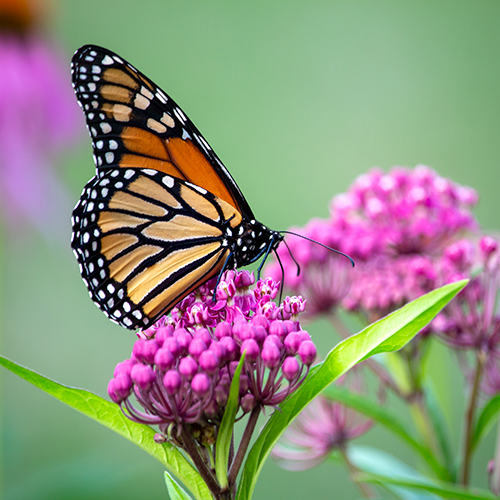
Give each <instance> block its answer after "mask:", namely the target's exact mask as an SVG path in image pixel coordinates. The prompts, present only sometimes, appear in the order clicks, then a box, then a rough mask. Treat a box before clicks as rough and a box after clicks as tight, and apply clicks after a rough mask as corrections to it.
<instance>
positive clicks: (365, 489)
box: [338, 446, 376, 498]
mask: <svg viewBox="0 0 500 500" xmlns="http://www.w3.org/2000/svg"><path fill="white" fill-rule="evenodd" d="M338 450H339V452H340V454H341V455H342V458H343V459H344V462H345V464H346V466H347V469H348V470H349V476H350V478H351V481H352V482H353V483H355V484H356V486H357V487H358V488H359V491H360V492H361V494H362V495H363V496H364V497H365V498H375V497H376V495H375V493H374V492H373V491H372V489H371V488H370V487H369V486H368V485H367V484H365V483H362V482H360V481H356V480H354V479H353V476H354V475H355V474H357V473H358V472H360V470H359V469H358V468H357V467H356V466H355V465H354V464H353V463H352V462H351V460H350V459H349V456H348V455H347V453H346V450H345V447H344V446H339V448H338Z"/></svg>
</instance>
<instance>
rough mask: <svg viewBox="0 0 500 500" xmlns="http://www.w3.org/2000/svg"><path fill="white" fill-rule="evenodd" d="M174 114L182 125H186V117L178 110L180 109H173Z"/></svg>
mask: <svg viewBox="0 0 500 500" xmlns="http://www.w3.org/2000/svg"><path fill="white" fill-rule="evenodd" d="M174 114H175V116H177V118H178V119H179V120H180V121H181V122H182V123H183V124H184V123H186V116H185V115H184V113H183V112H182V111H181V110H180V108H174Z"/></svg>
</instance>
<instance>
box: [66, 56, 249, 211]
mask: <svg viewBox="0 0 500 500" xmlns="http://www.w3.org/2000/svg"><path fill="white" fill-rule="evenodd" d="M72 78H73V87H74V89H75V92H76V96H77V99H78V102H79V103H80V106H81V107H82V109H83V110H84V113H85V117H86V120H87V127H88V129H89V133H90V136H91V138H92V144H93V147H94V160H95V164H96V167H97V170H98V171H104V170H108V169H114V168H116V167H120V168H137V167H140V168H149V169H154V170H158V171H160V172H163V173H166V174H169V175H171V176H173V177H176V178H178V179H183V180H187V181H189V182H192V183H193V184H196V185H198V186H201V187H203V188H204V189H206V190H207V191H209V192H211V193H213V194H214V195H216V196H217V197H219V198H221V199H222V200H224V201H226V202H227V203H229V204H231V205H232V206H233V207H234V208H236V209H237V210H238V211H239V212H240V213H241V214H242V215H243V216H244V218H246V219H249V220H251V219H253V218H254V217H253V214H252V211H251V209H250V207H249V206H248V203H247V202H246V200H245V198H244V197H243V195H242V193H241V191H240V189H239V188H238V186H237V184H236V183H235V182H234V180H233V178H232V177H231V175H230V174H229V172H228V171H227V169H226V168H225V167H224V165H223V164H222V162H221V161H220V160H219V158H218V157H217V155H216V154H215V152H214V151H213V150H212V148H211V147H210V146H209V144H208V142H207V141H206V140H205V139H204V137H203V136H202V135H201V134H200V132H199V131H198V129H197V128H196V127H195V126H194V125H193V123H192V122H191V120H189V118H187V116H186V115H185V114H184V113H183V111H182V110H181V109H180V108H179V106H177V104H176V103H175V102H174V101H173V100H172V99H171V98H170V97H169V96H167V94H166V93H165V92H163V91H162V90H161V89H160V88H159V87H158V86H156V85H155V84H154V83H153V82H152V81H151V80H149V79H148V78H147V77H146V76H144V75H143V74H142V73H140V72H139V71H138V70H136V69H135V68H134V67H133V66H132V65H130V64H129V63H127V62H126V61H124V60H123V59H122V58H120V57H118V56H117V55H116V54H114V53H113V52H111V51H108V50H106V49H103V48H101V47H96V46H85V47H82V48H81V49H79V50H78V51H77V52H76V53H75V55H74V57H73V62H72Z"/></svg>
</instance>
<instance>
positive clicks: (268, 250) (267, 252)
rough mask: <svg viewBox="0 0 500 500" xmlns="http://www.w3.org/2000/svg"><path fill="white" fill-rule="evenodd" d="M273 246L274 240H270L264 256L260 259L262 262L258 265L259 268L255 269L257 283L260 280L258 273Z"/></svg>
mask: <svg viewBox="0 0 500 500" xmlns="http://www.w3.org/2000/svg"><path fill="white" fill-rule="evenodd" d="M273 245H274V238H273V239H272V240H271V243H269V245H268V247H267V250H266V254H265V255H264V258H263V259H262V262H261V263H260V266H259V268H258V269H257V281H259V280H260V272H261V271H262V268H263V267H264V264H265V263H266V260H267V258H268V257H269V252H270V251H271V250H272V248H273Z"/></svg>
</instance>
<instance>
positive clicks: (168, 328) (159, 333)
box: [155, 325, 174, 347]
mask: <svg viewBox="0 0 500 500" xmlns="http://www.w3.org/2000/svg"><path fill="white" fill-rule="evenodd" d="M173 334H174V327H173V326H172V325H165V326H161V327H160V328H158V330H156V335H155V340H156V343H157V344H158V345H159V346H160V347H161V346H162V345H163V342H165V339H167V338H169V337H172V335H173Z"/></svg>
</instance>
